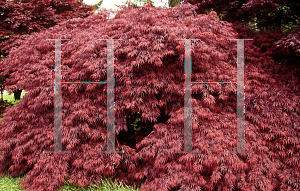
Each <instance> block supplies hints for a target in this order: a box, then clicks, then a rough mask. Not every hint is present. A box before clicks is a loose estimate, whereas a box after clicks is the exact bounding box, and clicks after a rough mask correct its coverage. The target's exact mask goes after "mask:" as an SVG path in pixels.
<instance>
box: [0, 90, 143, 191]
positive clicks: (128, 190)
mask: <svg viewBox="0 0 300 191" xmlns="http://www.w3.org/2000/svg"><path fill="white" fill-rule="evenodd" d="M24 95H25V94H24V93H22V94H21V100H22V99H23V97H24ZM0 98H1V94H0ZM3 99H4V100H8V101H13V104H14V105H16V104H18V102H19V101H21V100H17V101H14V95H13V94H11V95H3ZM0 119H3V118H0ZM24 176H25V175H24ZM24 176H20V177H16V178H8V177H7V173H6V174H5V176H3V177H2V178H1V179H0V190H5V191H18V190H20V189H18V187H19V186H20V185H21V184H20V183H19V180H20V179H21V178H23V177H24ZM21 190H25V189H21ZM67 190H68V191H75V190H78V191H87V190H88V191H96V190H99V191H100V190H103V191H104V190H115V191H138V190H139V189H138V188H134V187H129V186H127V185H123V184H122V183H121V182H112V181H111V179H107V180H102V185H99V184H98V185H93V186H88V187H85V188H83V187H79V186H78V185H74V184H72V185H69V184H68V183H67V182H66V184H65V185H64V186H63V187H62V188H61V189H59V191H67Z"/></svg>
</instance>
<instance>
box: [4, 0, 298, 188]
mask: <svg viewBox="0 0 300 191" xmlns="http://www.w3.org/2000/svg"><path fill="white" fill-rule="evenodd" d="M195 9H196V6H193V5H191V4H189V3H184V4H182V5H179V6H176V7H173V8H172V9H169V10H168V9H163V8H155V7H151V6H150V4H149V3H148V4H147V5H145V6H144V7H142V8H138V9H134V8H133V7H131V6H129V7H127V8H126V7H124V9H123V10H121V11H120V12H119V13H118V14H117V15H116V16H115V18H113V19H107V14H108V13H107V12H103V13H101V14H100V13H99V14H94V15H92V16H89V17H88V18H85V19H83V18H75V19H71V20H68V21H64V22H62V23H59V24H58V25H57V26H54V27H52V28H51V29H50V30H47V31H43V32H39V33H35V34H33V35H31V36H29V37H28V38H27V39H26V40H25V41H24V42H23V43H22V45H20V47H18V48H16V49H13V50H12V51H11V52H10V54H9V55H8V56H7V58H5V60H4V64H6V65H7V66H6V69H5V71H4V72H3V73H1V74H2V75H7V74H9V73H11V76H10V77H9V78H8V79H7V81H6V86H7V87H8V89H11V90H10V91H13V90H14V89H18V88H20V87H24V88H25V89H26V90H27V91H28V94H27V95H25V96H24V98H23V100H22V101H21V102H19V104H18V105H17V106H15V107H12V108H10V109H8V110H7V112H6V113H4V119H3V120H2V121H1V122H0V127H1V129H0V151H1V156H0V172H1V173H2V174H3V173H5V172H7V171H10V172H11V173H12V174H11V176H16V175H19V174H23V173H24V172H25V171H26V170H28V171H29V173H28V174H26V176H25V177H24V178H23V179H22V180H21V181H22V182H23V184H22V186H24V187H25V188H26V189H27V190H54V189H57V188H59V187H61V186H62V185H63V184H64V181H65V180H66V181H68V182H69V183H77V184H78V185H79V186H87V185H91V184H93V183H94V181H93V180H96V181H97V182H100V179H101V178H102V177H111V176H114V178H113V179H119V180H123V182H124V183H126V184H129V185H133V184H136V183H137V184H140V182H144V184H143V186H142V187H141V190H166V191H167V190H168V189H180V190H266V191H268V190H270V191H271V190H280V189H281V190H293V189H294V190H295V189H299V188H300V184H299V181H300V169H299V165H298V164H299V159H300V157H299V154H300V151H299V150H300V141H299V128H300V119H299V114H300V110H299V100H300V99H299V98H300V91H299V90H300V89H299V87H300V85H299V78H297V77H295V76H294V75H290V76H287V75H282V74H281V71H282V69H283V67H282V66H280V65H275V64H274V61H273V60H272V59H271V58H270V57H269V56H268V55H267V54H264V53H262V52H261V50H260V48H259V47H257V46H255V45H254V44H253V42H252V41H245V98H246V99H245V110H246V112H245V119H246V120H245V127H246V130H245V142H246V151H253V152H254V153H251V154H250V153H249V154H242V153H229V151H233V150H235V147H236V139H237V137H236V129H237V126H236V111H235V108H236V107H237V104H236V85H232V84H220V83H218V84H193V85H192V88H193V89H192V90H193V91H192V108H193V117H192V121H193V124H192V127H193V133H192V136H193V151H201V153H200V154H196V153H188V154H182V153H176V151H183V127H184V62H183V61H184V41H182V40H177V39H183V38H185V39H190V38H193V39H201V40H197V41H192V55H193V57H192V58H193V63H192V66H193V70H192V81H207V80H208V81H236V79H237V77H236V72H237V68H236V62H237V59H236V54H237V51H236V49H237V48H236V47H237V46H236V42H234V41H232V40H229V39H237V38H238V33H237V32H236V31H235V30H233V28H232V24H230V23H228V22H224V21H220V20H218V18H217V15H216V13H215V12H213V11H212V12H210V14H209V15H204V14H199V15H197V14H196V12H195ZM99 38H101V39H122V40H116V41H115V46H114V49H115V53H114V57H115V63H114V64H115V80H116V81H115V98H116V100H115V133H116V135H117V136H116V137H117V144H116V151H120V150H122V151H124V154H119V153H114V154H103V153H101V154H99V153H98V151H106V127H105V114H106V112H107V107H106V99H107V98H106V94H107V88H106V86H105V85H102V84H63V85H62V86H61V88H62V97H63V107H62V108H63V116H62V119H63V126H62V143H63V150H67V151H71V154H67V153H62V154H61V153H55V154H49V153H43V151H51V150H52V151H53V149H54V132H53V127H54V124H53V117H54V112H53V106H54V101H53V100H54V99H53V98H54V89H53V65H54V60H53V56H54V52H53V51H54V43H53V42H50V41H47V40H46V39H70V40H65V41H62V68H63V70H67V71H65V72H63V73H62V79H63V81H79V80H80V81H105V80H106V77H107V76H106V74H107V71H106V65H107V64H106V59H107V57H106V56H107V47H106V46H107V44H106V42H105V41H103V40H99ZM287 80H289V82H287ZM138 111H140V113H141V119H142V121H143V123H144V124H143V125H145V126H147V128H148V129H149V133H148V134H146V135H143V136H144V137H143V139H142V140H141V138H140V137H137V139H136V140H138V141H140V140H141V141H140V142H138V143H137V144H136V145H135V146H136V148H132V147H130V146H128V145H126V144H122V139H124V137H125V138H126V136H124V134H125V133H126V132H125V131H129V129H128V124H126V118H125V116H128V115H134V114H136V113H138ZM125 174H126V176H125Z"/></svg>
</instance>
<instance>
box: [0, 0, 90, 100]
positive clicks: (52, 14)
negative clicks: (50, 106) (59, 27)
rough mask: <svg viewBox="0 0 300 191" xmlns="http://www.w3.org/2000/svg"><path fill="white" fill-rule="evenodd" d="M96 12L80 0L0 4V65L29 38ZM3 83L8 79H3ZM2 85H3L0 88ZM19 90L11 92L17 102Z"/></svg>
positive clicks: (31, 0)
mask: <svg viewBox="0 0 300 191" xmlns="http://www.w3.org/2000/svg"><path fill="white" fill-rule="evenodd" d="M94 10H95V8H94V7H93V6H89V5H86V4H83V3H82V0H80V1H78V0H63V1H56V0H46V1H39V0H14V1H1V2H0V20H1V23H2V24H1V25H0V43H1V46H0V51H1V61H0V65H1V67H2V70H1V71H3V68H5V67H6V66H5V65H3V64H2V59H3V58H4V57H5V56H6V55H7V54H8V53H9V51H10V50H11V49H12V48H13V47H15V48H16V47H18V46H20V45H21V44H22V42H23V40H24V39H25V38H27V37H28V35H24V34H32V33H35V32H38V31H43V30H46V29H48V28H50V27H52V26H54V25H56V24H58V23H59V22H61V21H64V20H68V19H71V18H77V17H81V18H84V17H87V16H89V15H91V14H93V13H94V12H93V11H94ZM0 69H1V68H0ZM4 78H5V79H6V78H7V76H5V77H4ZM1 85H3V84H1ZM21 92H22V89H18V90H14V96H15V99H20V95H21Z"/></svg>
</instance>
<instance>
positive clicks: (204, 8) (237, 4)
mask: <svg viewBox="0 0 300 191" xmlns="http://www.w3.org/2000/svg"><path fill="white" fill-rule="evenodd" d="M186 1H187V2H189V3H191V4H193V5H196V6H197V7H198V8H197V10H196V12H197V13H198V14H205V13H206V14H207V13H208V12H209V11H212V10H213V11H216V12H217V14H218V17H219V18H220V19H222V20H223V21H228V22H230V23H233V27H234V28H235V30H237V32H238V33H239V34H240V36H239V38H252V39H253V41H254V44H255V45H257V46H258V47H260V48H261V51H262V52H263V53H266V54H268V55H269V56H270V57H271V58H273V60H274V61H275V63H277V64H284V65H285V66H286V69H287V71H292V72H293V73H295V75H297V76H298V77H300V61H299V60H300V59H299V55H300V54H299V51H300V50H299V47H300V41H299V40H297V39H299V34H300V28H299V24H300V22H299V21H300V2H299V1H288V0H270V1H265V0H241V1H233V0H209V1H205V0H186ZM247 26H249V27H250V28H251V29H253V32H252V30H249V29H248V28H247Z"/></svg>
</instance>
